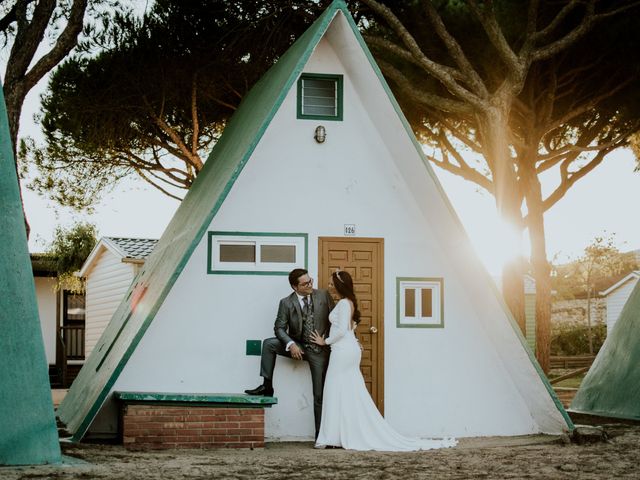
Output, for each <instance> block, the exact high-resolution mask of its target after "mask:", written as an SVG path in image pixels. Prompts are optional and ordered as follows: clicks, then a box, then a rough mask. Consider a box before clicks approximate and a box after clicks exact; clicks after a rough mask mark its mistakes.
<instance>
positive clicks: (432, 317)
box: [397, 278, 444, 328]
mask: <svg viewBox="0 0 640 480" xmlns="http://www.w3.org/2000/svg"><path fill="white" fill-rule="evenodd" d="M397 301H398V305H397V309H398V312H397V326H398V327H424V328H434V327H435V328H438V327H439V328H442V327H444V315H443V302H444V291H443V279H442V278H398V279H397Z"/></svg>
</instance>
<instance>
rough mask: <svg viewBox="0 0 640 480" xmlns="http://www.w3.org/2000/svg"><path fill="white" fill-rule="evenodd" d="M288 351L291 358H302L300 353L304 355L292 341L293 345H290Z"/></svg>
mask: <svg viewBox="0 0 640 480" xmlns="http://www.w3.org/2000/svg"><path fill="white" fill-rule="evenodd" d="M289 351H290V352H291V358H294V359H296V360H302V355H304V352H303V351H302V349H301V348H300V347H299V346H298V345H297V344H295V343H294V344H293V345H291V348H290V349H289Z"/></svg>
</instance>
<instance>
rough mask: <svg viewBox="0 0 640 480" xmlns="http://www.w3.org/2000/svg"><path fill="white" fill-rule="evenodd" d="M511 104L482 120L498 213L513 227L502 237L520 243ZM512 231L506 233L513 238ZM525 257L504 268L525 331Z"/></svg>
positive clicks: (510, 302) (507, 293) (507, 291)
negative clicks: (511, 142) (510, 130)
mask: <svg viewBox="0 0 640 480" xmlns="http://www.w3.org/2000/svg"><path fill="white" fill-rule="evenodd" d="M507 111H508V107H507V106H504V105H501V106H499V107H496V108H492V109H490V110H489V112H488V113H487V114H486V115H485V116H484V117H483V118H482V119H481V121H479V122H478V123H479V125H481V126H482V138H483V148H484V157H485V158H486V159H487V163H488V164H489V166H490V168H491V173H492V176H493V185H494V196H495V199H496V206H497V209H498V213H499V214H500V216H501V217H502V220H503V221H504V222H505V224H506V225H509V226H510V227H511V228H512V230H513V231H512V233H513V238H501V239H500V240H502V241H505V242H514V244H515V243H516V242H517V238H516V236H517V233H516V232H517V231H518V229H517V227H516V226H517V225H519V224H520V223H521V220H522V212H521V209H520V207H521V203H522V202H521V199H522V197H521V195H520V194H519V192H518V184H517V176H516V172H515V169H514V166H513V161H512V159H511V153H510V149H509V143H508V141H507V139H508V134H507V132H509V128H508V122H507V119H508V117H509V115H508V113H506V112H507ZM510 233H511V232H506V236H507V237H509V236H510ZM522 267H523V265H522V261H521V256H520V255H518V258H514V259H513V260H512V261H510V262H509V263H508V264H506V265H505V266H504V267H503V270H502V295H503V296H504V299H505V301H506V303H507V306H508V307H509V310H511V314H512V315H513V317H514V319H515V321H516V323H517V324H518V326H519V327H520V329H521V330H522V332H523V334H524V332H525V313H524V278H523V275H524V271H523V268H522Z"/></svg>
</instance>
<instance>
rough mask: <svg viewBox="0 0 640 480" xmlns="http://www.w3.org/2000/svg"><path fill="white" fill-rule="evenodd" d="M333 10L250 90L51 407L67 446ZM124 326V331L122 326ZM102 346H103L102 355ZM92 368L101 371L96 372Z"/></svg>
mask: <svg viewBox="0 0 640 480" xmlns="http://www.w3.org/2000/svg"><path fill="white" fill-rule="evenodd" d="M338 10H344V11H345V12H346V5H345V3H344V2H343V1H341V0H337V1H335V2H333V3H332V4H331V6H330V7H328V8H327V10H325V12H324V13H323V14H322V15H321V16H320V17H319V18H318V19H317V20H316V21H315V22H314V23H313V24H312V25H311V26H310V27H309V28H308V29H307V31H306V32H305V33H304V34H303V35H302V36H301V37H300V38H299V39H298V40H297V41H296V42H295V43H294V44H293V45H292V46H291V47H290V48H289V49H288V50H287V52H286V53H285V54H284V55H283V56H282V57H281V58H280V59H279V60H278V62H277V63H276V64H275V65H274V66H273V67H271V68H270V69H269V70H268V71H267V73H266V74H265V75H264V76H263V77H262V78H261V79H260V80H259V81H258V82H257V83H256V84H255V85H254V87H253V88H252V89H251V91H250V92H249V93H248V94H247V95H246V97H245V98H244V99H243V101H242V102H241V104H240V106H239V108H238V110H237V111H236V112H235V114H234V115H233V117H232V118H231V120H230V121H229V124H228V125H227V127H226V128H225V130H224V133H223V135H222V136H221V138H220V140H219V141H218V142H217V144H216V145H215V147H214V148H213V150H212V152H211V154H210V155H209V158H208V159H207V161H206V162H205V165H204V167H203V169H202V170H201V172H200V174H199V175H198V177H197V179H196V181H195V182H194V183H193V185H192V187H191V189H190V190H189V192H188V193H187V195H186V196H185V198H184V200H183V201H182V203H181V205H180V207H179V208H178V210H177V211H176V213H175V215H174V217H173V218H172V220H171V222H170V223H169V225H168V226H167V228H166V230H165V232H164V233H163V235H162V238H161V239H160V240H159V242H158V244H157V245H156V247H155V249H154V251H153V253H152V254H151V255H150V256H149V257H148V258H147V261H146V263H145V265H144V266H143V268H142V269H141V270H140V272H139V274H138V275H137V277H136V278H135V279H134V282H133V284H132V286H131V287H130V290H129V292H128V295H127V296H126V297H125V300H124V301H123V302H122V303H121V304H120V306H119V307H118V309H117V310H116V312H115V313H114V315H113V317H112V319H111V321H110V322H109V324H108V326H107V328H106V330H105V332H104V333H103V335H102V337H101V338H100V341H99V343H98V345H96V348H95V349H94V351H93V352H92V353H91V355H90V356H89V358H88V359H87V360H86V362H85V365H84V367H83V368H82V370H81V371H80V373H79V375H78V378H77V379H76V380H75V381H74V383H73V385H72V386H71V388H70V389H69V392H68V394H67V396H66V397H65V399H64V400H63V401H62V403H61V404H60V406H59V408H58V412H57V413H58V417H59V418H60V420H62V422H64V423H65V425H66V427H67V430H68V431H69V432H72V433H73V436H72V440H73V441H80V440H81V439H82V437H83V436H84V435H85V433H86V431H87V430H88V428H89V426H90V425H91V422H92V421H93V419H94V418H95V416H96V415H97V413H98V411H99V410H100V408H101V407H102V405H103V403H104V402H105V401H106V400H107V397H108V395H109V392H110V391H111V388H112V387H113V385H114V384H115V382H116V380H117V379H118V376H119V375H120V373H121V372H122V370H123V369H124V367H125V366H126V364H127V362H128V360H129V358H130V357H131V355H132V354H133V352H134V351H135V349H136V347H137V345H138V344H139V342H140V340H141V339H142V337H143V336H144V334H145V332H146V330H147V329H148V328H149V325H150V324H151V322H152V321H153V319H154V318H155V315H156V313H157V312H158V310H159V308H160V306H161V305H162V303H163V301H164V299H165V298H166V296H167V295H168V293H169V291H170V290H171V288H172V287H173V284H174V283H175V281H176V280H177V278H178V277H179V275H180V273H181V272H182V270H183V269H184V267H185V265H186V264H187V262H188V260H189V258H190V257H191V254H192V253H193V251H194V249H195V248H196V246H197V245H198V243H199V242H200V240H201V239H202V238H203V236H204V235H205V233H206V230H207V228H208V227H209V225H210V223H211V221H212V219H213V218H214V217H215V215H216V213H217V212H218V210H219V209H220V207H221V206H222V204H223V202H224V200H225V199H226V197H227V195H228V194H229V192H230V191H231V188H232V187H233V185H234V183H235V181H236V180H237V178H238V177H239V175H240V173H241V172H242V170H243V168H244V166H245V164H246V163H247V161H248V160H249V158H250V157H251V154H252V153H253V151H254V150H255V148H256V146H257V145H258V142H259V141H260V139H261V138H262V136H263V134H264V132H265V131H266V129H267V127H268V126H269V124H270V123H271V120H272V119H273V117H274V116H275V114H276V112H277V111H278V109H279V108H280V106H281V105H282V103H283V102H284V99H285V97H286V95H287V93H288V92H289V91H290V90H291V88H292V87H293V85H294V84H295V82H296V80H297V79H298V77H299V75H300V73H302V69H303V68H304V66H305V64H306V63H307V60H308V59H309V57H310V56H311V54H312V53H313V50H314V49H315V47H316V45H317V44H318V42H319V41H320V39H321V38H322V36H323V35H324V33H325V32H326V30H327V28H328V26H329V24H330V23H331V21H332V20H333V17H334V16H335V14H336V12H337V11H338ZM145 287H146V290H145V291H144V297H143V298H142V300H141V302H140V303H139V304H138V305H137V308H136V309H135V310H132V305H131V301H130V299H131V297H132V292H133V290H134V289H143V288H145ZM125 322H126V323H127V325H123V324H124V323H125ZM116 335H117V336H118V339H117V341H115V340H116V338H115V337H116ZM108 344H109V345H110V346H109V347H108V348H105V347H106V346H107V345H108ZM98 365H99V366H100V368H99V371H96V367H97V366H98Z"/></svg>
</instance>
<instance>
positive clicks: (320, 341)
mask: <svg viewBox="0 0 640 480" xmlns="http://www.w3.org/2000/svg"><path fill="white" fill-rule="evenodd" d="M311 341H312V342H313V343H315V344H316V345H326V344H327V342H325V341H324V337H323V336H321V335H320V334H319V333H318V331H317V330H314V331H313V332H311Z"/></svg>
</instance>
